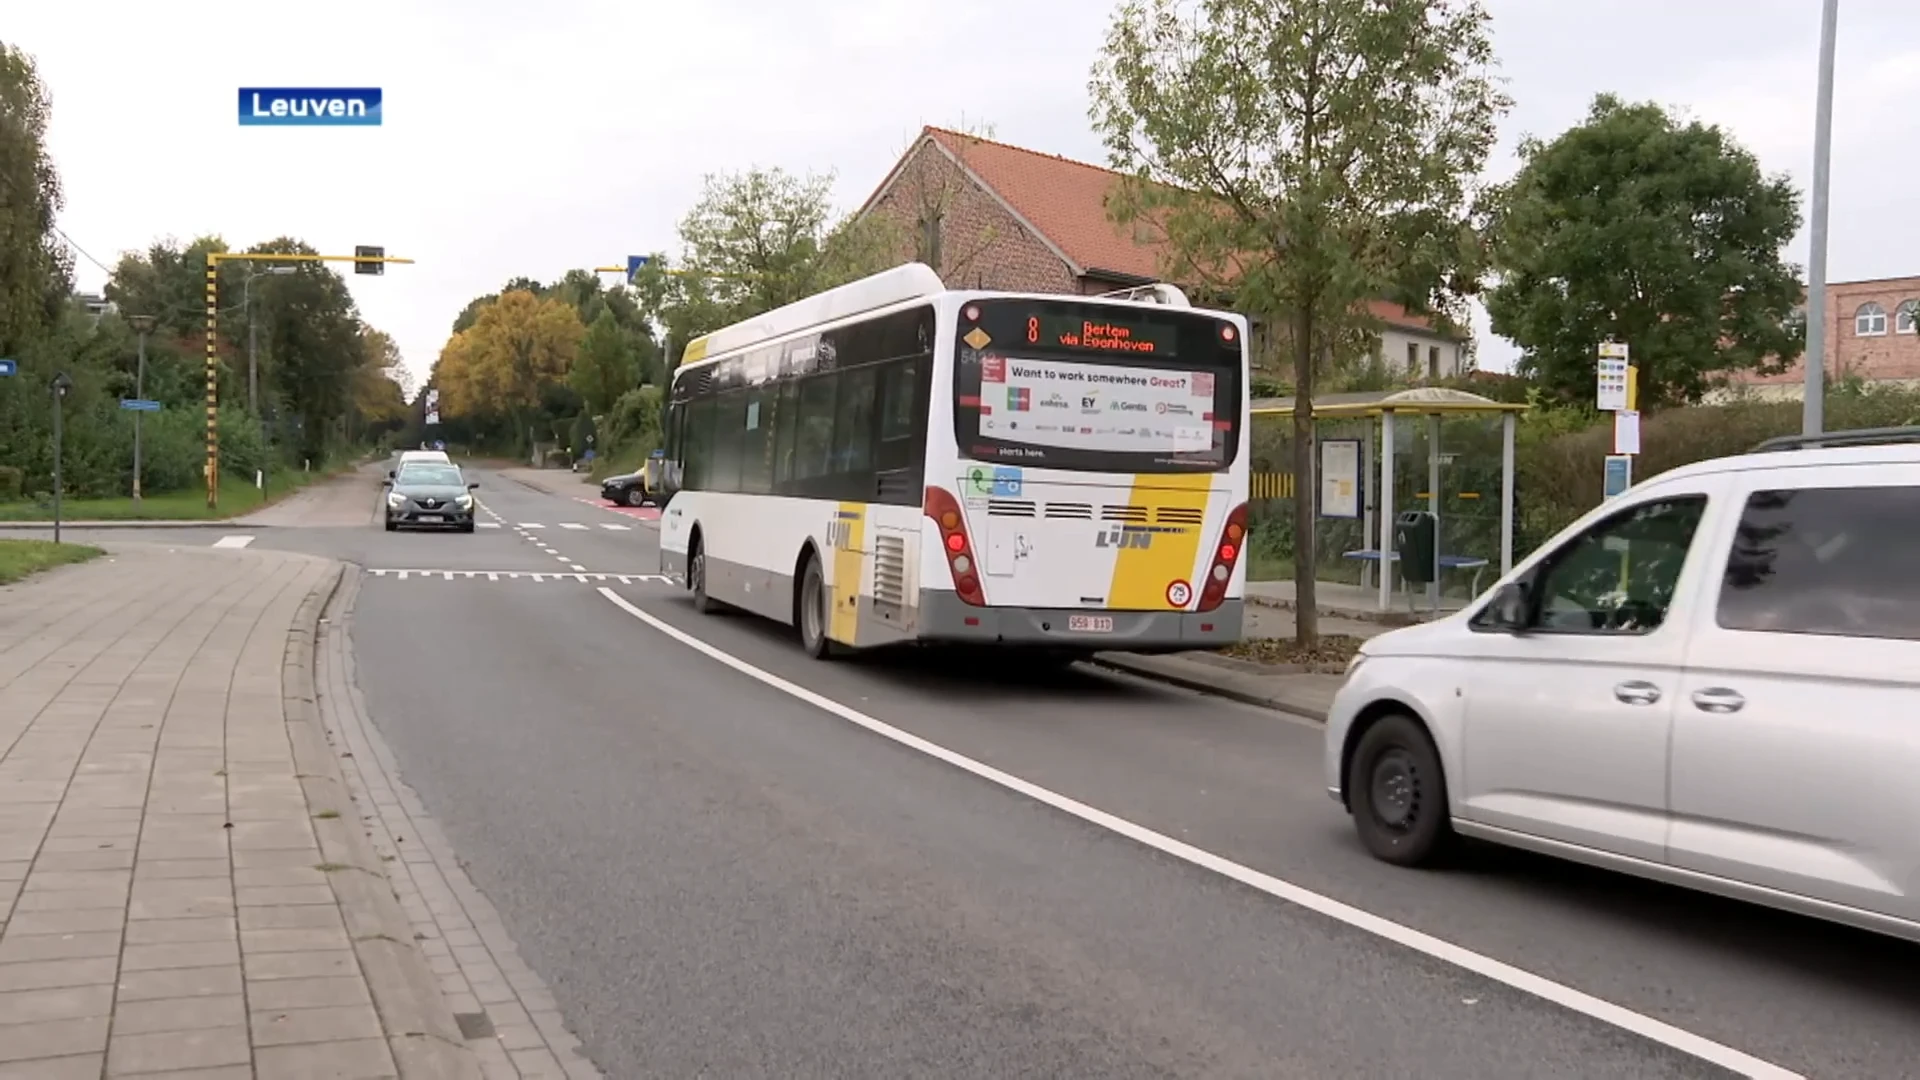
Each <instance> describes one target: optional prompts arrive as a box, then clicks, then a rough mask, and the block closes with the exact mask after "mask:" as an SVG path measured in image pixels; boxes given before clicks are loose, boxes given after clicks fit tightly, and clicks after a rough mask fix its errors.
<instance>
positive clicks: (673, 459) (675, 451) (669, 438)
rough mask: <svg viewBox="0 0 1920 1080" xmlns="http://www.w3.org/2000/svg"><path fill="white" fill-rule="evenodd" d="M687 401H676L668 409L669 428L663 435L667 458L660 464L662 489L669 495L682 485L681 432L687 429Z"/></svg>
mask: <svg viewBox="0 0 1920 1080" xmlns="http://www.w3.org/2000/svg"><path fill="white" fill-rule="evenodd" d="M686 416H687V405H686V402H684V401H681V402H675V403H674V404H673V405H672V406H670V407H669V408H668V409H667V430H666V434H664V435H663V436H661V439H660V448H661V449H662V450H663V451H665V460H664V461H662V462H661V464H660V486H661V490H662V491H664V492H665V493H666V494H668V495H672V494H673V492H674V491H676V490H678V488H679V487H680V466H681V460H682V458H681V454H682V451H683V449H684V448H683V447H682V446H681V438H680V436H681V434H682V433H683V432H684V431H685V430H686Z"/></svg>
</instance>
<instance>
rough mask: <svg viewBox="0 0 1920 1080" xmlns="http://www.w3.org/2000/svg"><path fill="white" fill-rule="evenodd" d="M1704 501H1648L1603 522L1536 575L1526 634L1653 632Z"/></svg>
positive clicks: (1684, 558)
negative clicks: (1538, 632) (1531, 631)
mask: <svg viewBox="0 0 1920 1080" xmlns="http://www.w3.org/2000/svg"><path fill="white" fill-rule="evenodd" d="M1706 510H1707V498H1706V496H1704V495H1682V496H1676V497H1674V498H1669V499H1659V500H1655V501H1653V502H1649V503H1643V504H1641V505H1639V506H1636V507H1634V508H1632V509H1630V510H1626V511H1623V512H1621V513H1619V514H1615V515H1614V516H1612V517H1610V518H1607V519H1605V520H1603V521H1601V522H1600V523H1599V524H1597V525H1595V526H1593V527H1592V528H1590V529H1588V530H1587V531H1586V532H1584V533H1581V534H1580V535H1579V536H1577V537H1575V538H1574V539H1573V540H1571V541H1569V542H1568V543H1567V544H1566V545H1565V546H1564V547H1562V548H1561V549H1560V550H1559V551H1556V552H1555V553H1554V554H1553V555H1552V556H1550V557H1549V558H1548V560H1547V562H1546V563H1545V564H1543V566H1542V567H1541V570H1540V572H1539V573H1537V574H1535V575H1534V577H1533V587H1532V590H1531V592H1532V597H1533V602H1532V618H1531V619H1530V620H1529V624H1528V628H1529V629H1531V630H1537V631H1542V632H1545V633H1562V634H1650V633H1652V632H1653V631H1655V630H1657V629H1659V628H1660V625H1661V624H1662V623H1664V622H1665V621H1666V619H1667V611H1668V609H1669V608H1671V607H1672V606H1673V592H1674V589H1675V588H1676V587H1677V586H1678V585H1679V584H1680V570H1681V567H1683V566H1685V565H1686V561H1687V551H1688V549H1690V548H1691V547H1692V546H1693V537H1694V534H1695V533H1696V532H1698V531H1699V528H1700V519H1701V518H1702V517H1703V516H1704V515H1705V514H1706Z"/></svg>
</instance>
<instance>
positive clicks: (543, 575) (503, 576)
mask: <svg viewBox="0 0 1920 1080" xmlns="http://www.w3.org/2000/svg"><path fill="white" fill-rule="evenodd" d="M562 561H565V560H562ZM567 565H568V567H569V568H570V569H572V570H573V573H568V572H566V571H564V570H558V571H556V570H439V569H433V570H422V569H419V568H415V567H409V568H407V569H405V570H402V569H399V568H396V567H379V568H375V569H371V570H367V571H365V573H367V574H370V575H372V576H373V577H381V578H384V577H390V578H394V579H396V580H399V581H407V580H411V579H414V578H418V579H420V580H422V581H452V580H454V579H455V578H459V579H462V580H466V581H472V580H474V579H475V578H480V577H484V578H486V579H487V580H488V581H502V580H504V581H518V580H520V579H522V578H530V579H532V580H534V581H540V582H544V581H546V580H547V579H548V578H552V579H554V580H556V581H558V580H562V579H565V580H568V581H578V582H582V583H584V582H586V581H587V580H589V579H592V580H594V581H617V582H619V583H620V584H622V585H634V584H645V583H648V582H659V583H662V584H667V583H669V582H670V581H671V579H670V578H668V577H667V576H666V575H665V574H606V573H595V572H593V571H590V570H588V569H587V568H586V567H584V566H581V565H580V564H579V563H568V564H567Z"/></svg>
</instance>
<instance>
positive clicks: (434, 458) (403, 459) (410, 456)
mask: <svg viewBox="0 0 1920 1080" xmlns="http://www.w3.org/2000/svg"><path fill="white" fill-rule="evenodd" d="M417 461H430V462H432V463H434V464H435V465H451V464H453V459H452V458H449V457H448V456H447V452H446V451H445V450H402V451H400V456H399V459H398V460H396V461H395V462H394V465H393V467H394V468H396V469H398V468H399V467H400V466H402V465H411V464H413V463H414V462H417Z"/></svg>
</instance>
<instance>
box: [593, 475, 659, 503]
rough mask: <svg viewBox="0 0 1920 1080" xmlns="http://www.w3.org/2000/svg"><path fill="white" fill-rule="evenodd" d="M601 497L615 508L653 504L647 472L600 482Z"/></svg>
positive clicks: (610, 477) (613, 477)
mask: <svg viewBox="0 0 1920 1080" xmlns="http://www.w3.org/2000/svg"><path fill="white" fill-rule="evenodd" d="M600 497H601V498H603V499H605V500H607V501H608V502H610V503H612V504H614V505H615V506H645V505H647V504H648V503H651V502H653V493H652V492H651V491H649V490H648V486H647V470H646V469H644V468H643V469H638V470H636V471H634V472H630V473H623V474H621V475H619V476H609V477H607V478H606V479H605V480H602V481H601V482H600Z"/></svg>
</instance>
